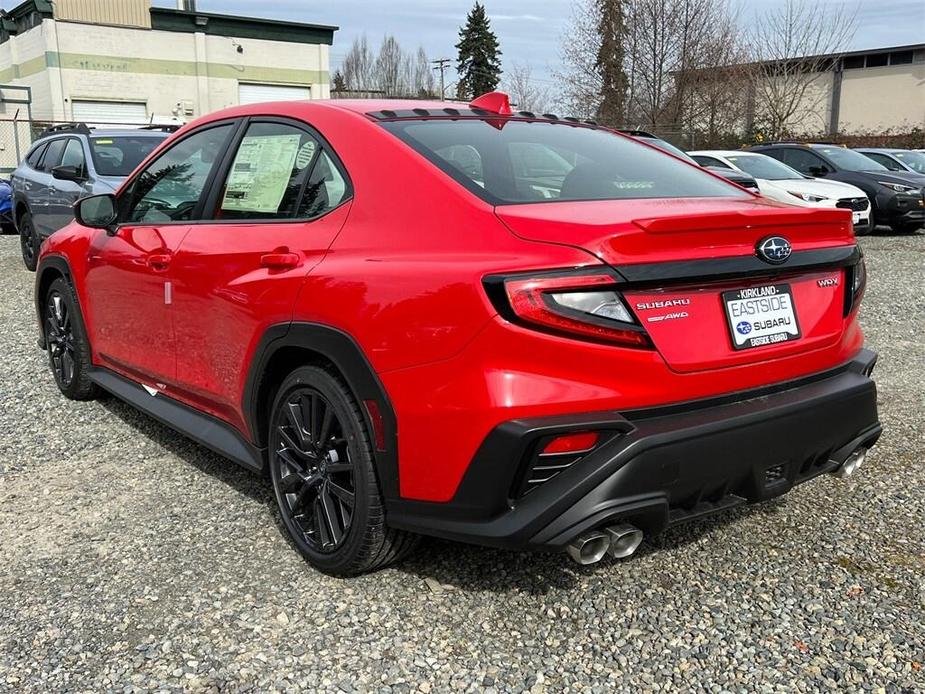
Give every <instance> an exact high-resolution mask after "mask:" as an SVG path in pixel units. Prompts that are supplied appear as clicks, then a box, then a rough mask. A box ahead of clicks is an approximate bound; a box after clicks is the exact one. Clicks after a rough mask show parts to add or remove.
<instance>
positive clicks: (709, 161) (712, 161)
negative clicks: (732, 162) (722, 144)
mask: <svg viewBox="0 0 925 694" xmlns="http://www.w3.org/2000/svg"><path fill="white" fill-rule="evenodd" d="M693 159H694V161H695V162H697V163H698V164H700V165H701V166H718V167H719V168H721V169H729V168H732V167H730V166H729V165H728V164H727V163H726V162H723V161H720V160H719V159H716V158H714V157H705V156H704V155H702V154H695V155H694V156H693Z"/></svg>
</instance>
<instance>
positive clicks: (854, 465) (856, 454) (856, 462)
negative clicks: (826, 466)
mask: <svg viewBox="0 0 925 694" xmlns="http://www.w3.org/2000/svg"><path fill="white" fill-rule="evenodd" d="M865 460H867V448H865V447H864V446H860V447H859V448H856V449H855V450H854V451H852V453H851V455H849V456H848V457H847V458H845V462H844V463H842V464H841V465H840V466H839V467H838V469H836V470H835V476H836V477H850V476H851V475H853V474H854V473H855V471H856V470H857V469H858V468H859V467H861V466H862V465H863V464H864V461H865Z"/></svg>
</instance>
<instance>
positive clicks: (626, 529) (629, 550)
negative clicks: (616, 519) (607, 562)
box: [604, 523, 642, 559]
mask: <svg viewBox="0 0 925 694" xmlns="http://www.w3.org/2000/svg"><path fill="white" fill-rule="evenodd" d="M604 532H605V533H607V534H608V535H609V536H610V547H608V548H607V553H608V554H610V556H612V557H613V558H614V559H626V558H627V557H630V556H632V555H633V554H634V553H635V552H636V550H637V549H639V545H640V544H641V543H642V531H641V530H640V529H639V528H637V527H636V526H634V525H630V524H629V523H623V524H622V525H611V526H608V527H606V528H604Z"/></svg>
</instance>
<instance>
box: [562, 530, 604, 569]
mask: <svg viewBox="0 0 925 694" xmlns="http://www.w3.org/2000/svg"><path fill="white" fill-rule="evenodd" d="M609 548H610V537H609V536H608V535H605V534H604V533H602V532H600V531H599V530H592V531H591V532H587V533H585V534H584V535H579V536H578V537H576V538H575V539H574V540H572V542H571V544H569V546H568V555H569V556H570V557H571V558H572V560H573V561H575V562H576V563H578V564H581V565H582V566H586V565H588V564H596V563H597V562H599V561H600V560H601V559H603V558H604V555H605V554H607V550H608V549H609Z"/></svg>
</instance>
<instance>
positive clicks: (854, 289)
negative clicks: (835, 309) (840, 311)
mask: <svg viewBox="0 0 925 694" xmlns="http://www.w3.org/2000/svg"><path fill="white" fill-rule="evenodd" d="M845 279H846V281H845V315H846V316H847V315H850V314H851V312H852V311H854V310H856V309H857V307H858V306H859V305H860V303H861V299H862V298H863V297H864V290H865V289H867V265H866V263H865V262H864V256H861V259H860V260H859V261H858V262H857V265H851V266H849V267H848V269H847V272H846V278H845Z"/></svg>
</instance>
